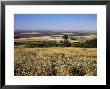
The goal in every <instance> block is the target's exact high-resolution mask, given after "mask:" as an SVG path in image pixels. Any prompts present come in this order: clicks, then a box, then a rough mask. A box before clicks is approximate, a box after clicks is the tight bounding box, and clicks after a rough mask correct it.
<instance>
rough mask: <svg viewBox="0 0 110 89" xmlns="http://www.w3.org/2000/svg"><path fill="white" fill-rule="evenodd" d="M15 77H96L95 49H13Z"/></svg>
mask: <svg viewBox="0 0 110 89" xmlns="http://www.w3.org/2000/svg"><path fill="white" fill-rule="evenodd" d="M14 75H15V76H96V75H97V49H96V48H73V47H64V48H61V47H56V48H55V47H52V48H24V47H22V48H20V47H18V48H14Z"/></svg>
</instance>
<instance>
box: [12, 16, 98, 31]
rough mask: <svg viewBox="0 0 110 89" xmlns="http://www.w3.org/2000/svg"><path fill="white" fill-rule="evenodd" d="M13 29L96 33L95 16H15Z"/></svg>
mask: <svg viewBox="0 0 110 89" xmlns="http://www.w3.org/2000/svg"><path fill="white" fill-rule="evenodd" d="M14 29H15V31H20V30H24V31H25V30H30V31H31V30H33V31H38V30H68V31H78V30H79V31H83V30H84V31H85V30H87V31H96V30H97V15H96V14H15V15H14Z"/></svg>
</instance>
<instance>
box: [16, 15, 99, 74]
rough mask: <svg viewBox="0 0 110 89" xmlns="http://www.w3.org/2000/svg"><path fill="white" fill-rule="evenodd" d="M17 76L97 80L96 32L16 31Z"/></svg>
mask: <svg viewBox="0 0 110 89" xmlns="http://www.w3.org/2000/svg"><path fill="white" fill-rule="evenodd" d="M17 16H18V17H20V18H21V17H22V15H21V16H20V15H17ZM17 16H15V17H17ZM49 16H53V15H49ZM54 16H55V17H57V18H58V16H60V15H58V16H56V15H54ZM61 16H65V15H61ZM36 17H37V16H36ZM41 17H43V16H42V15H41ZM44 17H45V16H44ZM34 18H35V17H34ZM52 18H53V17H52ZM17 21H18V20H17ZM21 21H22V20H21ZM66 21H67V20H66ZM15 22H16V21H15ZM16 23H17V22H16ZM16 23H15V25H16ZM34 23H35V22H34ZM42 23H43V22H42ZM25 24H26V23H25ZM27 24H28V23H27ZM45 24H46V23H45ZM45 24H44V25H45ZM54 24H55V23H54ZM59 24H60V23H59ZM17 25H18V24H17ZM46 26H47V25H46ZM49 26H50V25H49ZM15 27H16V29H18V28H17V26H15ZM56 28H57V27H56ZM19 29H20V28H19ZM22 29H24V28H22ZM26 29H27V28H26ZM43 29H44V28H43ZM51 29H52V30H51ZM68 29H70V28H69V27H68ZM72 29H74V28H72ZM14 75H15V76H97V32H96V31H94V30H87V29H85V30H64V28H63V29H60V28H59V30H58V28H57V29H56V30H53V28H50V29H49V30H38V29H36V30H15V32H14Z"/></svg>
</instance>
